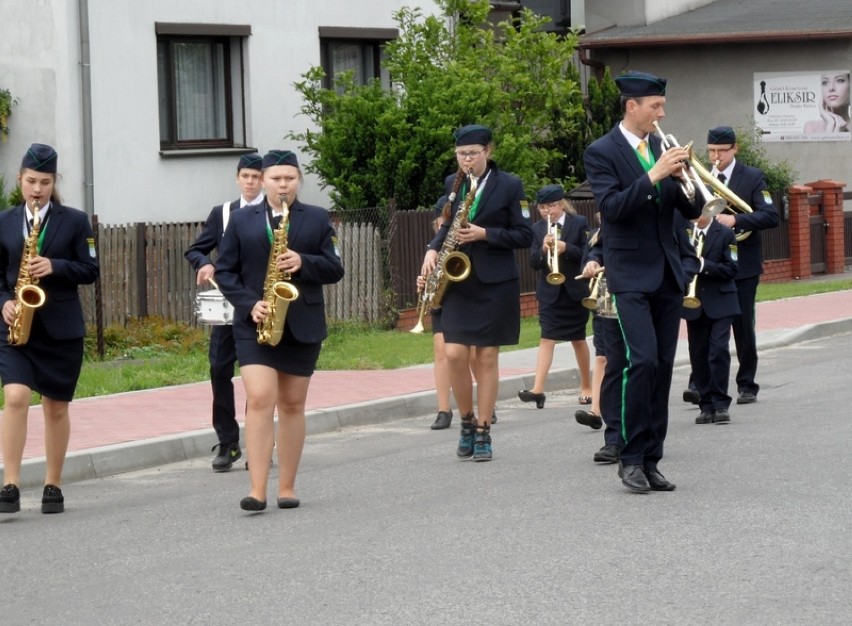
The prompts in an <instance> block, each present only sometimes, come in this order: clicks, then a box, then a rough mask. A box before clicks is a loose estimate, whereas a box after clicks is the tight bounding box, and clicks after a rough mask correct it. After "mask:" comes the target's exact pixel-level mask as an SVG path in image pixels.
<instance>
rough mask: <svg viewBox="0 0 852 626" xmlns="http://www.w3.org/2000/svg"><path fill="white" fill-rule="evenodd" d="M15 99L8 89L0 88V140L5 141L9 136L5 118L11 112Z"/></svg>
mask: <svg viewBox="0 0 852 626" xmlns="http://www.w3.org/2000/svg"><path fill="white" fill-rule="evenodd" d="M16 102H17V100H15V98H13V97H12V94H11V93H10V92H9V90H8V89H0V140H2V141H4V142H5V141H6V139H7V138H8V137H9V127H8V126H7V125H6V120H7V119H8V118H9V116H10V115H11V114H12V105H13V104H15V103H16Z"/></svg>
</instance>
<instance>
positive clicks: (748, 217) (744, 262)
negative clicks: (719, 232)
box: [728, 161, 780, 279]
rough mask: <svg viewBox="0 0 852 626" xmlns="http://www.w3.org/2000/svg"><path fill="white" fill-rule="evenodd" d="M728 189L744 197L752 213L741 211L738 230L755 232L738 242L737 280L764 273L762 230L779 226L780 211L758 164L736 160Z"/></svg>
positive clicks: (738, 218) (737, 224)
mask: <svg viewBox="0 0 852 626" xmlns="http://www.w3.org/2000/svg"><path fill="white" fill-rule="evenodd" d="M728 189H730V190H731V191H733V192H734V193H735V194H736V195H737V196H739V197H740V199H742V200H744V201H745V202H746V203H747V204H748V205H749V206H750V207H751V208H752V211H753V212H752V213H737V214H736V227H735V230H736V232H737V233H740V232H745V231H751V235H749V236H748V237H747V238H745V239H743V240H742V241H740V242H738V245H737V256H738V257H739V259H738V260H739V270H738V271H737V279H743V278H753V277H754V276H760V275H761V274H762V273H763V251H762V248H761V243H760V231H761V230H766V229H767V228H775V227H776V226H778V223H779V221H780V220H779V218H778V211H777V210H776V209H775V205H774V204H773V203H772V197H771V196H770V195H769V191H768V190H767V189H766V180H765V178H764V176H763V172H761V171H760V170H759V169H757V168H756V167H751V166H748V165H743V164H742V163H740V162H739V161H738V162H736V163H734V171H733V172H732V173H731V178H730V180H729V181H728Z"/></svg>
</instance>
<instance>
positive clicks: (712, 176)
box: [690, 155, 753, 241]
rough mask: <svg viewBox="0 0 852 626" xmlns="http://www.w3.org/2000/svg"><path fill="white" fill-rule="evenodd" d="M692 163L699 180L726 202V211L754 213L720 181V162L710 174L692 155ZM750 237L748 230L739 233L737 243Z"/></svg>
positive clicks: (714, 165) (715, 164) (736, 236)
mask: <svg viewBox="0 0 852 626" xmlns="http://www.w3.org/2000/svg"><path fill="white" fill-rule="evenodd" d="M690 163H691V164H692V167H693V168H694V169H695V171H696V173H697V174H698V177H699V179H700V180H702V181H704V182H705V183H707V184H708V185H709V186H710V187H711V188H712V189H713V193H715V194H716V196H718V197H719V198H722V199H723V200H724V201H725V208H724V210H726V211H728V212H729V213H733V214H735V215H736V214H737V213H753V210H752V208H751V207H750V206H749V205H748V203H747V202H746V201H745V200H743V199H742V198H740V197H739V196H738V195H737V194H735V193H734V192H733V191H731V190H730V189H728V187H727V186H725V184H724V183H722V182H720V181H719V170H718V169H717V166H718V164H719V161H718V160H717V161H716V162H715V163H713V169H712V171H709V172H708V171H707V168H706V167H704V166H703V165H702V164H701V162H700V161H699V160H698V159H696V158H695V157H693V156H692V155H690ZM749 235H751V231H750V230H746V231H744V232H741V233H737V234H736V235H735V238H736V240H737V241H742V240H743V239H746V238H748V236H749Z"/></svg>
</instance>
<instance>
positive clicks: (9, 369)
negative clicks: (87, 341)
mask: <svg viewBox="0 0 852 626" xmlns="http://www.w3.org/2000/svg"><path fill="white" fill-rule="evenodd" d="M83 347H84V346H83V338H82V337H80V338H77V339H53V338H52V337H50V336H48V334H47V331H46V330H45V329H44V325H43V324H42V323H41V321H40V320H39V315H38V312H36V314H35V316H34V317H33V325H32V328H31V329H30V337H29V340H28V341H27V343H26V344H24V345H23V346H10V345H9V333H8V331H7V330H5V329H4V330H3V333H2V336H0V380H2V381H3V385H11V384H20V385H26V386H27V387H29V388H30V389H32V390H33V391H35V392H37V393H39V394H41V395H42V396H44V397H45V398H50V399H51V400H58V401H60V402H71V400H73V399H74V392H75V391H76V389H77V381H78V380H79V378H80V370H81V369H82V367H83Z"/></svg>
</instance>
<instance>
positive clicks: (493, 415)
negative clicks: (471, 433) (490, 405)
mask: <svg viewBox="0 0 852 626" xmlns="http://www.w3.org/2000/svg"><path fill="white" fill-rule="evenodd" d="M491 423H492V424H496V423H497V411H494V412H493V413H492V414H491Z"/></svg>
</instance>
